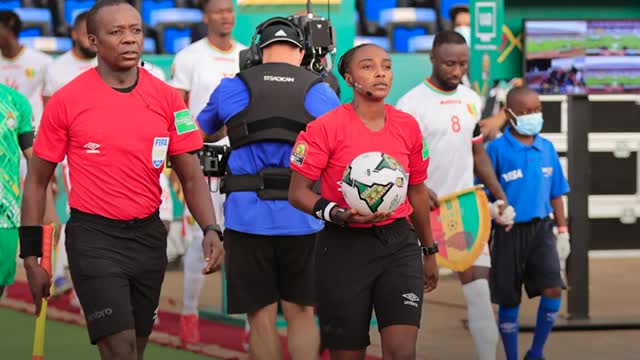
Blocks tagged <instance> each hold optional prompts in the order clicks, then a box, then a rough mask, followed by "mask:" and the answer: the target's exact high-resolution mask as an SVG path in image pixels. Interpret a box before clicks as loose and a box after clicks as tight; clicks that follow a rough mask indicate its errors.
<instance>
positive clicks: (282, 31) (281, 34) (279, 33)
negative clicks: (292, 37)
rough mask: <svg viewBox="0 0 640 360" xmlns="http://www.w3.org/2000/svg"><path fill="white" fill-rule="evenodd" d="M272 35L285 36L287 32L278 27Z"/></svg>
mask: <svg viewBox="0 0 640 360" xmlns="http://www.w3.org/2000/svg"><path fill="white" fill-rule="evenodd" d="M274 36H287V33H286V32H284V30H282V29H280V30H279V31H278V32H277V33H275V35H274Z"/></svg>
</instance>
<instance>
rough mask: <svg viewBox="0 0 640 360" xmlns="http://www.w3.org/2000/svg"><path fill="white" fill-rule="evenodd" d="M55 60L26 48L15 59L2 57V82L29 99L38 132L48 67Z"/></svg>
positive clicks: (35, 128) (0, 79)
mask: <svg viewBox="0 0 640 360" xmlns="http://www.w3.org/2000/svg"><path fill="white" fill-rule="evenodd" d="M52 62H53V58H52V57H51V56H49V55H47V54H45V53H43V52H40V51H38V50H34V49H32V48H28V47H26V46H24V47H23V48H22V49H21V50H20V53H19V54H18V55H17V56H16V57H14V58H5V57H3V56H2V55H0V82H2V83H3V84H5V85H7V86H9V87H12V88H14V89H16V90H17V91H18V92H19V93H21V94H22V95H24V96H25V97H26V98H27V99H29V103H30V104H31V108H32V111H33V129H34V130H35V131H36V132H37V131H38V130H37V129H38V125H39V124H40V118H41V117H42V110H43V106H42V88H43V85H44V76H45V73H46V69H47V67H48V66H49V65H50V64H51V63H52Z"/></svg>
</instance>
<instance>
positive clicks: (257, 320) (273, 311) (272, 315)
mask: <svg viewBox="0 0 640 360" xmlns="http://www.w3.org/2000/svg"><path fill="white" fill-rule="evenodd" d="M277 316H278V304H277V303H273V304H270V305H267V306H265V307H262V308H260V309H258V310H256V311H252V312H250V313H249V314H247V319H248V320H249V325H250V326H251V330H252V331H253V330H255V331H256V332H259V333H262V332H268V331H271V330H274V331H275V329H276V318H277Z"/></svg>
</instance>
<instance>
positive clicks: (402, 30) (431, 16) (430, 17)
mask: <svg viewBox="0 0 640 360" xmlns="http://www.w3.org/2000/svg"><path fill="white" fill-rule="evenodd" d="M436 20H437V15H436V12H435V11H434V10H433V9H426V8H419V9H416V8H394V9H385V10H382V12H381V13H380V26H383V27H385V28H386V29H387V32H388V34H389V38H390V42H391V50H393V51H399V52H407V51H409V39H410V38H412V37H414V36H420V35H427V34H433V33H435V32H436V31H437V23H436Z"/></svg>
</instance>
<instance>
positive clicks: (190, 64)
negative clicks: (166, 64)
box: [170, 37, 246, 117]
mask: <svg viewBox="0 0 640 360" xmlns="http://www.w3.org/2000/svg"><path fill="white" fill-rule="evenodd" d="M245 48H246V46H244V45H242V44H240V43H238V42H236V41H233V47H232V48H231V50H228V51H223V50H220V49H218V48H216V47H215V46H213V45H212V44H211V43H210V42H209V40H208V39H207V38H206V37H205V38H204V39H201V40H198V41H196V42H194V43H193V44H191V45H189V46H187V47H186V48H184V49H182V50H181V51H180V52H179V53H178V54H176V57H175V59H174V60H173V65H172V68H171V81H170V84H171V86H173V87H175V88H176V89H181V90H185V91H188V92H189V111H191V114H193V116H194V117H197V116H198V114H199V113H200V111H202V109H204V107H205V105H207V102H209V97H211V93H213V90H215V88H216V87H217V86H218V84H219V83H220V81H222V79H224V78H230V77H234V76H235V75H236V74H237V73H238V71H240V65H239V64H240V59H239V56H240V50H243V49H245Z"/></svg>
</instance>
